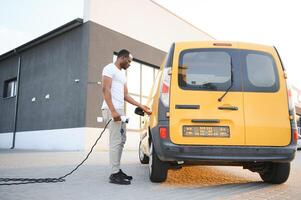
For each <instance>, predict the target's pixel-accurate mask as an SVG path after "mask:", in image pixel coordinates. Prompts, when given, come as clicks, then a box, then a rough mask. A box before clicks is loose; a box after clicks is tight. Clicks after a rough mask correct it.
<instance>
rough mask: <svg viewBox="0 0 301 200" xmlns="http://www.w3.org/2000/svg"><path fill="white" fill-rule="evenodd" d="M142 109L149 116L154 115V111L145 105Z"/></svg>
mask: <svg viewBox="0 0 301 200" xmlns="http://www.w3.org/2000/svg"><path fill="white" fill-rule="evenodd" d="M141 109H142V110H143V111H144V112H145V113H146V114H148V115H151V114H152V111H151V110H150V109H149V107H147V106H145V105H142V106H141Z"/></svg>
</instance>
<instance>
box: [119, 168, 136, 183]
mask: <svg viewBox="0 0 301 200" xmlns="http://www.w3.org/2000/svg"><path fill="white" fill-rule="evenodd" d="M118 173H119V174H120V175H121V177H123V178H125V179H127V180H129V181H131V180H133V177H132V176H128V175H127V174H126V173H124V172H123V171H122V170H121V169H120V170H119V172H118Z"/></svg>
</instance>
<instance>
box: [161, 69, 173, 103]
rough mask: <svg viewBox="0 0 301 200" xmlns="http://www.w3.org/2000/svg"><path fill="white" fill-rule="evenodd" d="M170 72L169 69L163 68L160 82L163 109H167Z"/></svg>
mask: <svg viewBox="0 0 301 200" xmlns="http://www.w3.org/2000/svg"><path fill="white" fill-rule="evenodd" d="M170 70H171V68H165V69H164V71H163V77H162V82H161V96H160V98H161V101H162V103H163V105H164V106H165V107H169V90H170V75H169V73H170Z"/></svg>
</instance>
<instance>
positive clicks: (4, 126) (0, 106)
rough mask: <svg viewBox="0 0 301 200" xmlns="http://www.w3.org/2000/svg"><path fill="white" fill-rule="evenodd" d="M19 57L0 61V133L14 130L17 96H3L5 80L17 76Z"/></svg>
mask: <svg viewBox="0 0 301 200" xmlns="http://www.w3.org/2000/svg"><path fill="white" fill-rule="evenodd" d="M17 73H18V57H16V56H13V57H10V58H9V59H6V60H3V61H0V116H1V117H0V133H5V132H12V131H13V127H14V123H13V121H14V113H15V99H16V98H15V97H10V98H3V94H4V82H5V81H6V80H9V79H12V78H15V77H17Z"/></svg>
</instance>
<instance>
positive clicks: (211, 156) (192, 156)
mask: <svg viewBox="0 0 301 200" xmlns="http://www.w3.org/2000/svg"><path fill="white" fill-rule="evenodd" d="M156 135H157V137H156V136H154V135H153V142H154V146H155V151H156V153H157V155H158V157H159V158H160V160H162V161H194V162H195V161H210V162H215V161H216V162H239V163H241V162H290V161H292V160H293V159H294V158H295V153H296V148H297V147H296V145H289V146H285V147H265V146H264V147H262V146H260V147H259V146H209V145H206V146H205V145H204V146H203V145H202V146H200V145H198V146H194V145H177V144H174V143H172V142H171V141H170V140H169V139H166V140H162V139H160V138H159V136H158V135H159V134H156Z"/></svg>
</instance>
